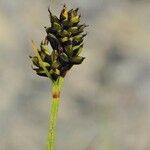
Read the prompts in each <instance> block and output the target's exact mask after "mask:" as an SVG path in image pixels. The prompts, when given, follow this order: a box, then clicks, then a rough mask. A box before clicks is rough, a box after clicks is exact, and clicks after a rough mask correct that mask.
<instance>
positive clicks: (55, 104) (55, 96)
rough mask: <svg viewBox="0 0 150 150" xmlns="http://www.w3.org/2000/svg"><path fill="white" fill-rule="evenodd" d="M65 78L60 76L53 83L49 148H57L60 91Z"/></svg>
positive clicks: (50, 149)
mask: <svg viewBox="0 0 150 150" xmlns="http://www.w3.org/2000/svg"><path fill="white" fill-rule="evenodd" d="M63 80H64V78H62V77H59V78H58V79H57V80H56V81H53V84H52V101H51V110H50V121H49V129H48V141H47V150H54V149H55V141H56V127H57V118H58V109H59V104H60V93H61V88H62V85H63Z"/></svg>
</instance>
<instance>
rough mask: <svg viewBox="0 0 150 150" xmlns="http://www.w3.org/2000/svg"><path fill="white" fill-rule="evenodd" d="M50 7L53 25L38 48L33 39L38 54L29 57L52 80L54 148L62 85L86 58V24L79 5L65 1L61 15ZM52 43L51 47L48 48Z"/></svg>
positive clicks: (49, 145) (50, 144) (51, 136)
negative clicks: (83, 54)
mask: <svg viewBox="0 0 150 150" xmlns="http://www.w3.org/2000/svg"><path fill="white" fill-rule="evenodd" d="M48 11H49V16H50V23H51V26H50V27H45V30H46V34H47V35H46V37H45V38H44V40H43V41H42V42H41V44H40V47H39V48H37V47H36V46H35V44H34V42H32V48H33V50H34V52H35V56H30V58H31V60H32V62H33V65H34V67H33V70H35V71H36V73H37V74H38V75H39V76H43V77H48V78H49V79H51V81H52V101H51V112H50V122H49V129H48V140H47V150H54V146H55V138H56V123H57V114H58V108H59V103H60V93H61V88H62V85H63V81H64V77H65V76H66V74H67V72H68V71H69V70H70V69H71V68H72V67H73V66H74V65H79V64H81V63H82V62H83V60H84V59H85V57H82V56H80V53H81V52H82V50H83V40H84V37H85V36H86V33H84V28H85V27H87V26H86V25H85V24H80V18H81V15H79V13H78V11H79V9H78V8H77V9H71V10H69V11H68V10H67V7H66V5H64V6H63V9H62V10H61V13H60V16H59V17H57V16H55V15H53V14H52V12H51V11H50V9H48ZM49 44H50V45H51V48H52V50H50V49H49Z"/></svg>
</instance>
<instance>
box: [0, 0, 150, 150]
mask: <svg viewBox="0 0 150 150" xmlns="http://www.w3.org/2000/svg"><path fill="white" fill-rule="evenodd" d="M53 1H54V2H53V3H52V4H51V5H50V1H49V0H36V1H34V0H0V150H10V149H11V150H44V149H45V144H46V140H47V128H48V118H49V108H50V91H51V83H50V82H49V81H48V80H47V79H45V78H40V77H38V76H37V75H36V74H35V72H33V71H32V69H31V62H30V60H29V57H28V55H31V54H32V53H33V52H32V49H31V40H32V39H33V40H34V41H35V42H36V44H39V43H40V41H41V39H43V38H44V36H45V31H44V28H43V26H45V25H46V26H48V25H49V18H48V11H47V8H48V6H49V5H50V6H51V9H52V11H53V12H54V13H56V14H59V11H60V10H61V7H62V6H63V4H64V3H67V4H68V6H69V7H70V8H72V7H73V8H74V7H79V8H80V11H81V14H82V16H83V17H82V20H83V22H86V23H87V24H88V25H89V27H88V29H87V31H88V36H87V38H86V41H85V51H84V54H83V55H84V56H86V59H85V61H84V63H83V64H82V65H80V66H79V67H74V68H73V69H72V70H71V71H70V72H69V73H68V75H67V76H66V79H65V85H64V89H63V93H62V103H61V106H60V111H59V122H58V123H59V124H58V130H57V144H56V149H57V150H150V117H149V116H150V115H149V114H150V1H149V0H92V1H91V0H66V1H64V0H63V1H62V0H53Z"/></svg>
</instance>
